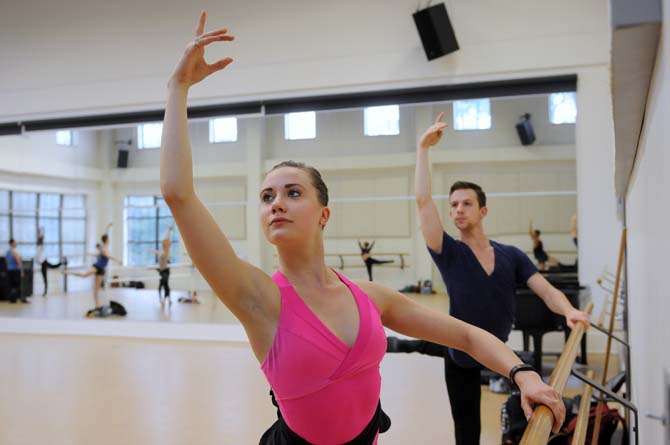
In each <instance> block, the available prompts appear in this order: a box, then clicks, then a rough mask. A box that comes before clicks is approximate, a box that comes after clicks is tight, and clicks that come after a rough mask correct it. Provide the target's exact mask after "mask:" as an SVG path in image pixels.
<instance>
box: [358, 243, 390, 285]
mask: <svg viewBox="0 0 670 445" xmlns="http://www.w3.org/2000/svg"><path fill="white" fill-rule="evenodd" d="M374 246H375V242H374V241H373V242H372V243H368V242H367V241H365V242H363V244H361V242H360V240H359V241H358V247H359V248H360V249H361V258H363V261H364V262H365V268H366V269H367V270H368V278H369V279H370V281H372V265H373V264H388V263H392V262H393V260H378V259H376V258H372V257H371V256H370V251H371V250H372V248H373V247H374Z"/></svg>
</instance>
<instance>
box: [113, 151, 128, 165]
mask: <svg viewBox="0 0 670 445" xmlns="http://www.w3.org/2000/svg"><path fill="white" fill-rule="evenodd" d="M116 168H128V150H119V159H118V161H117V162H116Z"/></svg>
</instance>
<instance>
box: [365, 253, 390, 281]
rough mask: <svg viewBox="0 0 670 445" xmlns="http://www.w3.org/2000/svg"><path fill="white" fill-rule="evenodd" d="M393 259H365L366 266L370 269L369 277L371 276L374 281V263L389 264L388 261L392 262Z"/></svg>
mask: <svg viewBox="0 0 670 445" xmlns="http://www.w3.org/2000/svg"><path fill="white" fill-rule="evenodd" d="M392 262H393V260H376V259H374V258H372V257H368V259H367V260H365V267H366V268H367V269H368V277H369V278H370V281H372V265H373V264H387V263H392Z"/></svg>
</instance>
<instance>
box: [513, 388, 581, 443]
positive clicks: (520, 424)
mask: <svg viewBox="0 0 670 445" xmlns="http://www.w3.org/2000/svg"><path fill="white" fill-rule="evenodd" d="M563 403H564V404H565V422H563V426H562V427H561V431H563V429H564V428H567V426H568V424H569V423H570V421H572V419H573V418H575V417H576V415H577V411H578V410H579V402H577V404H576V405H575V400H574V399H567V398H563ZM500 426H501V429H502V442H501V443H502V444H503V445H516V444H518V443H519V442H521V438H522V437H523V433H524V432H525V431H526V427H527V426H528V421H527V420H526V415H525V414H524V412H523V408H521V394H520V393H519V390H518V389H515V390H514V392H512V395H511V396H509V397H508V398H507V400H505V402H503V405H502V408H501V410H500ZM548 444H550V445H561V444H563V442H554V439H552V440H550V441H549V442H548Z"/></svg>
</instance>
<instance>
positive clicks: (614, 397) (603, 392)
mask: <svg viewBox="0 0 670 445" xmlns="http://www.w3.org/2000/svg"><path fill="white" fill-rule="evenodd" d="M571 374H572V375H573V376H575V377H577V378H578V379H579V380H581V381H582V382H584V383H586V384H587V385H589V386H590V387H592V388H594V389H596V390H598V391H600V397H595V396H594V398H595V399H600V400H602V401H603V402H609V401H613V402H617V403H620V404H622V405H623V406H625V407H626V408H628V409H629V410H631V411H633V415H634V416H635V427H634V428H631V429H632V430H633V432H634V433H635V445H639V444H640V441H639V439H638V429H639V425H640V423H639V421H638V417H637V407H636V406H635V405H634V404H633V403H631V402H630V401H629V400H626V399H625V398H623V397H621V396H619V395H618V394H616V393H613V392H612V391H610V390H609V389H607V388H605V387H604V386H602V385H600V384H599V383H596V382H595V381H594V380H591V379H590V378H588V377H586V376H585V375H584V374H582V373H581V372H579V371H575V370H574V369H573V370H572V371H571Z"/></svg>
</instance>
